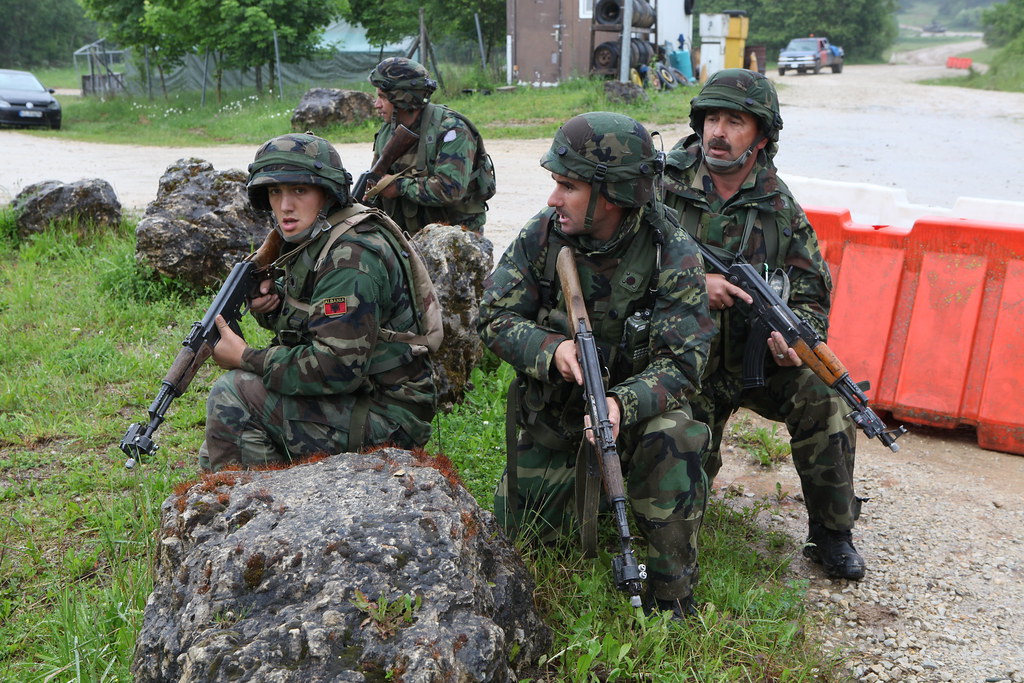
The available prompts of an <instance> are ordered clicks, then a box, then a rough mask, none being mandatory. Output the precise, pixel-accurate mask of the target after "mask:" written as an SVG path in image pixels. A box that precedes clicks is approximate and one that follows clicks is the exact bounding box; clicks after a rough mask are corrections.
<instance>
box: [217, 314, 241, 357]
mask: <svg viewBox="0 0 1024 683" xmlns="http://www.w3.org/2000/svg"><path fill="white" fill-rule="evenodd" d="M215 322H216V323H217V330H218V331H219V332H220V341H218V342H217V344H216V345H215V346H214V347H213V360H214V361H216V363H217V365H219V366H220V367H222V368H224V369H225V370H234V369H235V368H238V367H241V365H242V352H243V351H245V349H246V348H248V344H246V343H245V340H244V339H242V338H241V337H239V336H238V335H237V334H235V332H234V330H232V329H231V328H230V327H229V326H228V321H227V320H225V319H224V316H222V315H218V316H217V319H216V321H215Z"/></svg>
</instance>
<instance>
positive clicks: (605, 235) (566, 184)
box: [548, 173, 622, 241]
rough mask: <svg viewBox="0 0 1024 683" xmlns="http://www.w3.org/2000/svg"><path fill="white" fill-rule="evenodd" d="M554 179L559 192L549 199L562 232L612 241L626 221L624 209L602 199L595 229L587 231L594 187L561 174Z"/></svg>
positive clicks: (553, 192)
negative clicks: (588, 211)
mask: <svg viewBox="0 0 1024 683" xmlns="http://www.w3.org/2000/svg"><path fill="white" fill-rule="evenodd" d="M551 178H552V180H554V181H555V189H554V190H552V191H551V195H550V196H549V197H548V206H550V207H551V208H553V209H554V210H555V213H557V214H558V222H559V224H560V226H561V229H562V232H563V233H565V234H566V235H589V236H590V237H593V238H594V239H596V240H602V241H603V240H608V239H611V238H612V236H613V235H614V234H615V230H616V229H617V228H618V227H619V223H620V222H621V220H622V209H621V208H620V207H618V206H616V205H614V204H612V203H611V202H609V201H608V200H607V199H605V198H604V197H598V198H597V202H596V203H595V205H594V215H593V217H592V219H591V225H590V227H589V228H587V227H586V224H585V223H586V218H587V207H588V206H589V205H590V192H591V188H590V184H589V183H585V182H583V181H582V180H576V179H574V178H569V177H567V176H564V175H559V174H557V173H552V174H551Z"/></svg>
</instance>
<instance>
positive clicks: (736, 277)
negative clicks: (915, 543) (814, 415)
mask: <svg viewBox="0 0 1024 683" xmlns="http://www.w3.org/2000/svg"><path fill="white" fill-rule="evenodd" d="M694 241H696V240H694ZM697 247H698V248H699V249H700V253H701V255H702V256H703V257H704V261H705V262H706V263H707V264H708V265H710V266H711V267H712V268H713V269H714V270H716V271H718V272H719V273H721V274H722V275H724V276H725V278H726V280H728V281H729V282H730V283H732V284H734V285H736V286H737V287H739V288H740V289H742V290H743V291H745V292H746V293H747V294H749V295H750V296H751V298H753V300H754V303H753V304H752V308H753V313H752V317H751V330H752V331H751V334H750V337H749V338H748V339H747V346H746V348H745V349H744V352H743V386H744V388H751V387H759V386H762V385H763V384H764V359H765V351H766V347H767V344H768V335H769V334H770V333H771V332H772V331H775V332H778V333H780V334H781V335H782V338H783V339H785V340H786V343H787V344H788V345H789V346H790V347H792V348H793V350H795V351H796V353H797V355H798V356H800V360H802V361H803V362H804V364H805V365H807V367H809V368H810V369H811V370H813V371H814V374H816V375H817V376H818V377H820V378H821V380H822V381H823V382H825V384H827V385H828V386H829V387H831V388H832V389H834V390H835V391H836V393H838V394H839V395H840V396H841V397H842V398H843V400H844V401H846V404H847V405H849V406H850V408H851V409H852V410H851V412H850V414H849V415H847V417H849V418H850V419H852V420H853V421H854V423H855V424H856V425H857V426H858V427H859V428H860V429H862V430H863V431H864V433H865V434H867V436H868V437H869V438H877V439H878V440H879V441H881V442H882V443H883V444H885V445H886V446H888V447H889V448H890V449H891V450H892V451H893V452H894V453H895V452H896V451H898V450H899V449H900V447H899V445H898V444H897V443H896V439H898V438H900V437H901V436H903V435H904V434H906V433H907V429H906V427H903V426H902V425H901V426H899V427H897V428H896V429H886V427H885V423H884V422H882V420H881V419H880V418H879V417H878V415H876V414H875V411H874V410H872V409H871V408H869V407H868V397H867V395H865V393H864V392H865V391H867V390H868V389H869V388H870V386H869V384H868V382H854V381H853V380H852V379H850V373H849V372H847V370H846V367H844V366H843V364H842V362H840V360H839V358H837V357H836V355H835V353H833V352H832V349H830V348H829V347H828V346H827V345H826V344H825V342H823V341H822V340H821V338H820V337H819V336H818V334H817V333H816V332H815V331H814V330H813V329H812V328H811V326H810V325H808V324H807V323H806V322H804V321H803V320H801V319H800V318H799V317H797V315H796V313H794V312H793V309H791V308H790V307H789V306H787V305H786V302H784V301H783V300H782V298H781V297H780V296H779V295H778V294H777V293H776V291H775V290H774V289H772V287H771V286H770V285H769V284H768V282H767V281H766V280H765V279H764V278H763V277H761V276H760V275H758V274H757V270H756V269H755V268H754V267H753V266H752V265H750V264H749V263H743V262H739V263H734V264H732V265H731V266H727V265H725V264H724V263H723V262H722V261H721V260H719V259H718V257H716V256H715V254H714V253H713V252H712V251H711V250H710V249H708V248H707V247H706V246H705V245H703V244H701V243H700V242H697Z"/></svg>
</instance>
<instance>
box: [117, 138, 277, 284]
mask: <svg viewBox="0 0 1024 683" xmlns="http://www.w3.org/2000/svg"><path fill="white" fill-rule="evenodd" d="M248 177H249V176H248V174H247V173H246V172H245V171H241V170H238V169H230V170H227V171H215V170H214V168H213V165H212V164H210V162H208V161H204V160H202V159H197V158H194V157H193V158H189V159H179V160H178V161H176V162H175V163H173V164H171V165H170V166H168V167H167V170H166V171H165V172H164V174H163V176H161V177H160V185H159V187H158V189H157V195H156V199H154V200H153V201H152V202H150V204H149V206H147V207H146V213H145V215H144V216H143V218H142V220H141V221H139V224H138V225H137V226H136V228H135V236H136V246H135V258H136V260H137V261H139V263H141V264H143V265H145V266H147V267H148V268H150V269H152V270H154V271H156V272H157V273H160V274H161V275H165V276H167V277H170V278H174V279H176V280H180V281H182V282H187V283H189V284H191V285H193V286H197V287H213V286H216V285H218V284H219V283H220V281H221V280H222V279H223V278H224V276H225V275H227V273H228V271H230V270H231V267H232V266H233V265H234V264H235V263H237V262H238V261H239V260H241V259H242V258H243V257H244V256H246V255H248V254H249V253H250V252H252V251H253V250H254V249H256V248H258V247H259V246H260V245H261V244H263V239H264V238H265V237H266V235H267V233H269V232H270V229H271V228H272V227H273V222H272V221H271V219H270V217H269V216H268V215H267V214H265V213H263V212H261V211H257V210H256V209H254V208H253V207H252V205H251V204H249V198H248V196H247V195H246V192H245V183H246V181H247V180H248Z"/></svg>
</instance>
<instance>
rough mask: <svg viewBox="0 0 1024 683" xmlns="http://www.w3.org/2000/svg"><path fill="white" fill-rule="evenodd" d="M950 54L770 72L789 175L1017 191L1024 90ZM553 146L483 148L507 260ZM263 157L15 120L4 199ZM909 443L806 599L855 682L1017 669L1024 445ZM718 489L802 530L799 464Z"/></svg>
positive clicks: (938, 201) (134, 193) (952, 195)
mask: <svg viewBox="0 0 1024 683" xmlns="http://www.w3.org/2000/svg"><path fill="white" fill-rule="evenodd" d="M951 50H952V51H955V52H961V51H963V50H964V47H962V46H960V47H954V48H949V47H944V48H940V49H938V50H932V51H922V52H918V53H913V54H908V55H901V56H898V58H897V59H896V60H894V63H893V64H889V65H878V66H847V67H846V68H845V69H844V71H843V73H842V74H831V73H822V74H819V75H787V76H785V77H782V78H779V77H778V76H777V75H773V79H774V80H775V81H776V83H778V84H779V91H780V99H781V102H782V115H783V119H784V121H785V127H784V129H783V131H782V140H781V151H780V153H779V155H778V157H777V161H778V165H779V168H780V171H781V173H782V175H783V177H786V176H787V175H790V176H806V177H815V178H827V179H834V180H843V181H849V182H862V183H872V184H876V185H881V186H885V187H893V188H902V189H904V190H906V192H907V196H908V198H909V200H910V201H911V202H914V203H920V204H928V205H932V206H937V207H946V208H950V207H952V205H953V202H954V201H955V199H956V198H957V197H978V198H986V199H1011V200H1015V201H1024V164H1022V163H1021V162H1020V160H1021V159H1022V158H1024V94H1021V93H991V92H984V91H977V90H969V89H961V88H949V87H940V86H930V85H921V84H919V83H917V81H920V80H921V79H926V78H940V77H944V76H949V75H955V74H956V73H958V72H955V71H953V70H949V69H946V68H945V67H944V64H945V58H946V56H947V55H948V54H950V53H951ZM495 96H500V95H495ZM660 132H661V133H662V135H663V138H664V142H665V145H666V147H668V146H671V145H672V144H674V143H675V141H676V140H677V139H678V138H679V137H681V136H683V135H684V134H686V133H687V132H688V128H687V127H686V125H685V122H681V123H680V124H678V125H674V126H662V127H661V131H660ZM548 144H549V141H547V140H526V141H522V140H517V141H503V140H495V141H488V142H487V146H488V150H489V151H490V153H491V155H492V157H493V158H494V160H495V166H496V168H497V173H498V186H499V192H498V195H497V196H496V197H494V199H493V200H492V201H491V202H490V205H491V210H490V212H489V215H488V223H487V226H486V234H487V236H488V237H489V238H490V239H491V240H492V241H493V242H494V244H495V252H496V254H500V253H501V251H503V250H504V248H505V246H506V245H507V244H508V242H509V241H510V240H511V239H512V237H513V236H514V235H515V234H516V233H517V232H518V230H519V228H520V227H521V226H522V225H523V224H524V223H525V222H526V220H527V219H528V218H529V217H530V216H532V215H533V213H535V212H536V211H537V210H538V209H539V208H541V207H542V206H543V203H544V199H545V198H546V196H547V193H548V192H549V190H550V184H551V183H550V179H549V178H548V177H547V174H546V173H545V172H544V171H543V170H542V169H540V167H539V166H538V164H537V162H538V160H539V158H540V156H541V154H542V153H543V151H544V150H545V149H546V148H547V146H548ZM339 151H340V152H341V155H342V158H343V159H344V160H345V162H346V164H347V166H348V167H349V169H350V170H352V171H353V172H354V173H359V172H360V171H362V170H363V169H365V168H367V167H368V166H369V162H370V149H369V144H368V143H367V144H366V145H339ZM253 152H254V149H253V148H252V147H250V146H221V147H215V148H195V149H192V148H176V149H168V148H153V147H140V146H132V145H99V144H91V143H83V142H74V141H68V140H64V139H62V138H61V136H60V133H57V132H54V133H53V134H49V135H46V136H30V135H25V134H22V133H18V132H15V131H8V130H4V131H0V158H2V163H0V203H4V202H7V201H9V200H10V199H12V198H13V197H14V196H15V195H16V194H17V193H18V192H19V191H20V190H21V189H22V188H23V187H24V186H25V185H28V184H30V183H33V182H38V181H41V180H46V179H51V178H52V179H57V180H62V181H65V182H69V181H73V180H77V179H80V178H90V177H101V178H105V179H107V180H108V181H109V182H111V184H112V185H113V186H114V189H115V191H116V192H117V194H118V197H119V198H120V200H121V202H122V204H123V205H124V206H125V207H127V208H128V209H130V210H134V211H139V212H141V211H142V210H143V209H144V208H145V206H146V205H147V204H148V203H149V202H150V201H151V200H152V199H153V198H154V196H155V194H156V188H157V181H158V179H159V177H160V175H161V174H162V173H163V171H164V169H165V168H166V167H167V166H168V165H169V164H171V163H173V162H175V161H176V160H178V159H180V158H182V157H189V156H196V157H199V158H203V159H206V160H208V161H210V162H211V163H213V165H214V167H215V168H218V169H227V168H244V167H245V166H246V165H247V164H248V162H249V161H250V160H251V158H252V154H253ZM798 199H799V200H801V201H802V202H803V203H815V202H814V201H813V197H802V196H798ZM747 417H748V418H750V416H747ZM750 419H752V418H750ZM755 422H756V420H755ZM899 443H900V445H901V446H902V449H901V450H900V452H899V453H895V454H894V453H891V452H890V451H888V449H885V448H884V447H882V446H880V445H878V444H877V442H874V441H871V442H867V441H866V440H865V439H863V438H862V439H861V440H860V442H859V443H858V456H859V457H858V470H857V475H856V482H857V487H858V491H859V493H860V494H861V495H866V496H869V497H870V498H871V500H870V502H869V503H868V504H867V505H865V508H864V513H863V516H862V517H861V520H860V522H859V524H858V527H857V529H856V531H855V540H856V543H857V545H858V548H859V549H860V550H861V552H862V554H863V555H864V556H865V559H866V561H867V563H868V573H867V575H866V577H865V578H864V579H863V580H862V581H860V582H859V583H850V582H844V581H829V580H827V579H824V578H822V574H821V572H820V569H819V568H818V567H817V566H815V565H812V564H810V563H809V562H807V561H806V560H804V559H803V558H802V557H800V556H799V552H798V551H796V554H797V557H796V559H795V560H794V561H793V563H792V566H791V569H790V572H791V574H792V575H793V576H794V577H798V578H802V579H806V580H808V581H809V582H810V588H811V590H810V598H809V605H810V607H811V608H812V609H813V610H815V612H816V613H818V614H820V616H821V630H822V633H823V634H824V637H825V638H826V639H827V641H828V642H829V643H830V646H831V647H833V648H834V649H835V650H836V651H837V652H842V653H844V654H845V655H846V656H847V658H848V661H849V664H850V670H851V674H852V676H853V678H854V679H856V680H861V681H907V682H925V681H928V682H931V681H955V682H957V683H974V682H976V681H977V682H982V681H992V682H994V681H1014V682H1017V683H1020V682H1022V681H1024V542H1022V534H1021V529H1022V528H1024V504H1022V492H1024V457H1021V456H1014V455H1006V454H1000V453H994V452H990V451H983V450H981V449H979V448H978V447H977V446H976V445H975V443H974V436H973V433H971V432H969V431H964V432H952V431H947V430H929V429H925V428H920V427H913V426H911V432H910V434H908V435H906V436H904V437H903V438H902V439H900V442H899ZM716 484H717V485H718V487H719V491H718V495H724V494H725V492H727V491H731V492H733V493H736V492H741V493H740V495H738V496H736V497H735V498H733V500H735V501H738V502H740V503H742V502H744V501H751V500H753V499H754V498H756V497H761V496H768V497H770V498H772V499H773V500H775V499H776V498H778V494H777V486H779V487H781V491H782V492H783V493H784V494H786V495H783V496H782V500H781V503H780V505H779V507H778V509H777V510H776V511H775V514H769V513H765V514H764V515H763V516H762V517H763V519H762V521H763V523H764V524H766V525H770V526H776V527H778V528H781V529H784V530H786V531H787V533H789V534H790V535H791V536H792V537H793V538H794V539H802V538H803V535H804V533H805V530H806V515H805V513H804V511H803V506H802V502H801V501H800V500H799V499H798V498H795V497H794V495H798V494H799V490H800V487H799V483H798V481H797V478H796V475H795V473H794V472H793V468H792V466H791V465H789V464H788V463H784V464H783V465H781V466H779V467H776V468H773V469H763V468H761V467H759V466H757V465H755V464H753V463H752V462H751V461H750V460H749V458H748V457H747V456H746V455H744V454H743V453H742V452H740V451H739V450H735V451H734V452H733V453H732V455H731V457H730V456H729V454H728V453H727V454H726V466H725V468H724V469H723V471H722V473H721V475H720V477H719V479H718V481H717V482H716ZM705 571H706V572H713V571H714V567H706V568H705Z"/></svg>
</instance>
